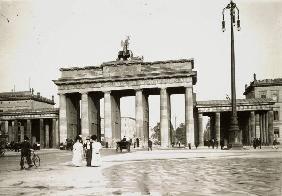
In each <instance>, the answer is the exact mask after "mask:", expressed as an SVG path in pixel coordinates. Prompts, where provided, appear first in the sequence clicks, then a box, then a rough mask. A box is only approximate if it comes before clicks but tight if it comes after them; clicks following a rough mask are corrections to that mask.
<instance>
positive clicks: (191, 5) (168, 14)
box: [0, 0, 282, 125]
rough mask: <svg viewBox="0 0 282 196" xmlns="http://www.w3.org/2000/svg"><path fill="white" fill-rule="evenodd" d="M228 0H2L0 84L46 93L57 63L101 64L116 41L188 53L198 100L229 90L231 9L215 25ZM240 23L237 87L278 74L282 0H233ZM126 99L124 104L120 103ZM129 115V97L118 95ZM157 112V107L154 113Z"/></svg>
mask: <svg viewBox="0 0 282 196" xmlns="http://www.w3.org/2000/svg"><path fill="white" fill-rule="evenodd" d="M228 3H229V1H228V0H216V1H210V0H151V1H148V0H142V1H141V0H104V1H94V0H92V1H72V0H68V1H67V0H56V1H55V0H48V1H47V0H46V1H43V0H37V1H35V0H26V1H21V0H18V1H11V0H0V35H1V36H0V81H1V82H0V92H8V91H11V90H12V89H15V90H16V91H22V90H28V89H29V87H32V88H34V90H35V93H36V92H40V93H41V95H42V96H44V97H47V98H51V96H52V95H55V101H56V103H57V105H56V107H58V95H57V87H56V85H55V84H54V83H53V82H52V80H55V79H58V78H59V77H60V71H59V68H62V67H73V66H77V67H83V66H99V65H100V64H102V63H103V62H107V61H112V60H115V59H116V57H117V53H118V51H119V50H120V49H121V46H120V42H121V40H124V39H125V38H126V36H130V45H129V49H130V50H132V52H133V54H134V55H135V56H143V57H144V61H149V62H150V61H158V60H177V59H183V58H187V59H189V58H193V59H194V61H195V68H194V70H195V71H197V79H198V82H197V84H196V85H195V86H194V89H193V90H194V92H195V93H197V100H213V99H225V98H226V94H228V95H229V96H230V86H231V85H230V26H229V25H230V21H229V20H230V17H229V13H228V12H226V13H225V19H226V28H227V29H226V31H225V32H222V30H221V21H222V9H223V8H224V7H225V6H226V5H227V4H228ZM235 3H236V4H237V6H238V8H239V10H240V20H241V31H239V32H238V31H235V61H236V94H237V98H244V96H243V92H244V88H245V84H247V83H249V82H251V81H252V80H253V73H256V75H257V79H267V78H281V77H282V67H281V65H280V63H281V62H282V44H281V43H282V1H280V0H237V1H235ZM149 101H150V102H149V104H150V112H151V110H152V111H154V112H152V115H151V113H150V117H151V119H152V120H151V122H150V124H151V125H153V124H155V123H156V122H157V121H158V119H159V97H155V96H152V97H150V98H149ZM126 104H129V105H131V106H132V107H130V109H128V107H125V105H126ZM121 107H122V108H121V111H122V115H123V116H134V114H135V113H134V99H133V98H132V97H131V98H123V99H122V101H121ZM183 107H184V97H183V96H173V97H172V118H173V119H175V117H176V118H177V124H178V123H180V122H183V121H184V115H183V113H184V110H183ZM153 113H155V114H153Z"/></svg>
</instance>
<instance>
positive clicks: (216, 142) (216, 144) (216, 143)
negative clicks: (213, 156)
mask: <svg viewBox="0 0 282 196" xmlns="http://www.w3.org/2000/svg"><path fill="white" fill-rule="evenodd" d="M214 143H215V146H216V149H218V141H217V139H215V141H214Z"/></svg>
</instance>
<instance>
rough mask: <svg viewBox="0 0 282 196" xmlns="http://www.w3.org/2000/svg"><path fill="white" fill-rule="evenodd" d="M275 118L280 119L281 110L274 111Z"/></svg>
mask: <svg viewBox="0 0 282 196" xmlns="http://www.w3.org/2000/svg"><path fill="white" fill-rule="evenodd" d="M273 114H274V120H279V112H278V111H274V112H273Z"/></svg>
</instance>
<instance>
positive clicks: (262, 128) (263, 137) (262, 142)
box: [260, 113, 265, 145]
mask: <svg viewBox="0 0 282 196" xmlns="http://www.w3.org/2000/svg"><path fill="white" fill-rule="evenodd" d="M260 117H261V144H262V145H265V118H264V113H262V114H261V116H260Z"/></svg>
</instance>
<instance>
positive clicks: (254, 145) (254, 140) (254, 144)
mask: <svg viewBox="0 0 282 196" xmlns="http://www.w3.org/2000/svg"><path fill="white" fill-rule="evenodd" d="M256 141H257V140H256V138H254V139H253V147H254V149H256V148H257V144H256Z"/></svg>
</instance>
